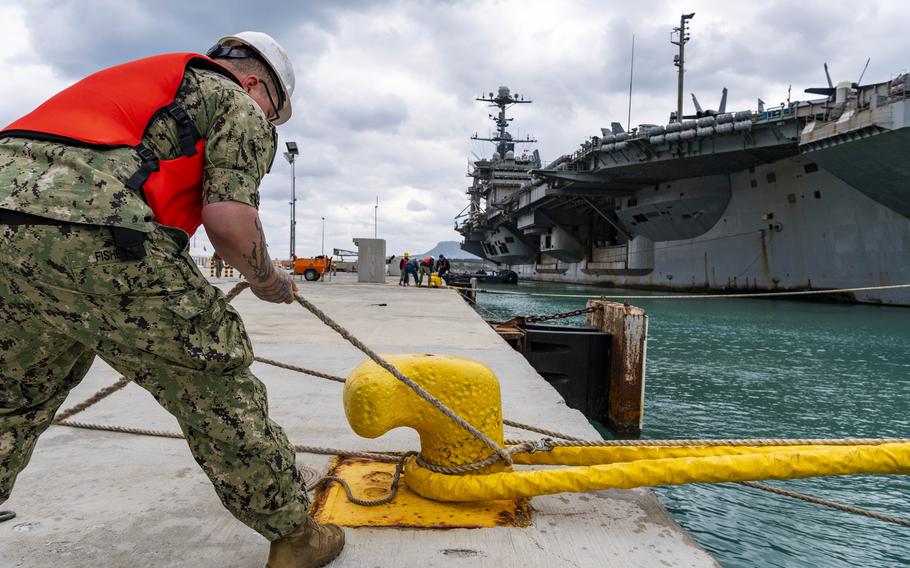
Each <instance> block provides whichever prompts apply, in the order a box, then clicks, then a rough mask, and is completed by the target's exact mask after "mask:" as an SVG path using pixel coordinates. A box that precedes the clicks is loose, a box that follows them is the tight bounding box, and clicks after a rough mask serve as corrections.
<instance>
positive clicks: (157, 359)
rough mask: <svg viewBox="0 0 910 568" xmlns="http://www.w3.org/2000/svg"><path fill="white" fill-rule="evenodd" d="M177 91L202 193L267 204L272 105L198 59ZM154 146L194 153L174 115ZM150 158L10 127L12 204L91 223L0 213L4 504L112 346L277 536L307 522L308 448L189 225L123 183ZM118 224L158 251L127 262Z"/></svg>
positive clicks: (230, 492) (151, 141)
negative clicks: (285, 415)
mask: <svg viewBox="0 0 910 568" xmlns="http://www.w3.org/2000/svg"><path fill="white" fill-rule="evenodd" d="M176 102H177V103H179V104H182V105H183V106H184V108H185V109H186V110H187V112H188V113H189V114H190V116H191V117H192V118H193V120H194V121H195V123H196V125H197V128H198V129H199V132H200V133H202V135H203V137H205V138H206V139H207V144H206V165H205V174H204V190H203V191H204V197H203V201H204V203H213V202H217V201H227V200H231V201H239V202H242V203H246V204H249V205H252V206H254V207H256V206H258V204H259V195H258V189H257V188H258V185H259V182H260V180H261V178H262V176H263V175H265V173H266V171H267V169H268V167H269V165H270V164H271V161H272V159H273V158H274V154H275V133H274V128H273V127H272V126H271V125H270V124H269V123H268V122H267V121H266V120H265V117H264V116H263V114H262V112H261V110H260V109H259V107H258V106H256V104H255V102H254V101H253V100H252V99H251V98H250V97H249V96H247V95H246V93H244V92H243V91H242V90H241V89H240V87H238V86H237V85H235V84H234V83H232V82H230V81H228V80H227V79H225V78H223V77H221V76H219V75H217V74H215V73H212V72H209V71H200V70H189V71H187V73H186V75H185V78H184V81H183V83H182V84H181V87H180V90H179V93H178V97H177V99H176ZM143 143H144V144H146V145H147V146H148V147H150V148H152V149H153V150H154V151H155V153H156V154H157V155H158V156H159V157H160V158H161V159H168V158H174V157H178V156H179V155H180V150H179V138H178V132H177V127H176V124H175V123H174V122H172V121H171V119H170V118H167V117H161V118H160V119H157V120H156V122H155V123H154V124H153V125H152V126H151V127H150V128H149V129H148V131H147V133H146V135H145V137H144V138H143ZM138 166H139V159H138V157H137V156H136V154H135V152H134V151H132V150H130V149H125V148H124V149H114V150H106V151H99V150H93V149H87V148H78V147H71V146H64V145H60V144H56V143H51V142H39V141H33V140H23V139H11V138H4V139H0V208H3V209H13V210H18V211H22V212H25V213H31V214H34V215H39V216H42V217H50V218H55V219H58V220H62V221H67V222H72V223H78V224H63V225H59V226H46V225H5V226H4V225H0V321H2V323H0V503H2V502H3V501H5V500H6V499H7V498H8V497H9V495H10V492H11V491H12V487H13V483H14V481H15V479H16V476H17V475H18V473H19V472H20V471H21V470H22V469H23V468H24V467H25V466H26V464H27V463H28V460H29V458H30V456H31V453H32V451H33V449H34V447H35V443H36V442H37V439H38V436H39V435H40V434H41V433H42V432H43V431H44V430H45V429H46V428H47V427H48V426H49V425H50V423H51V421H52V419H53V416H54V413H55V412H56V411H57V409H58V408H59V406H60V405H61V404H62V402H63V400H64V399H65V398H66V396H67V393H68V392H69V391H70V389H72V388H73V387H74V386H75V385H76V384H78V383H79V381H80V380H81V379H82V377H83V376H84V375H85V373H86V372H87V371H88V369H89V367H90V365H91V363H92V361H93V359H94V357H95V355H98V356H100V357H101V358H102V359H104V360H105V361H106V362H107V363H108V364H110V365H111V366H112V367H114V368H115V369H117V370H118V371H119V372H121V373H123V374H124V375H126V376H128V377H130V378H132V379H133V380H134V381H135V382H136V384H138V385H140V386H141V387H143V388H145V389H146V390H148V391H149V392H150V393H151V394H152V396H154V397H155V399H156V400H157V401H158V402H159V403H160V404H161V405H162V406H163V407H164V408H165V409H167V410H168V411H169V412H170V413H171V414H173V415H174V416H175V417H176V418H177V420H178V422H179V423H180V427H181V429H182V430H183V433H184V434H185V435H186V438H187V440H188V442H189V446H190V449H191V450H192V452H193V456H194V457H195V459H196V461H197V462H198V463H199V465H200V466H202V468H203V470H205V472H206V474H207V475H208V476H209V479H211V481H212V483H213V484H214V486H215V490H216V491H217V493H218V496H219V497H220V498H221V501H222V503H224V505H225V507H227V508H228V509H229V510H230V511H231V512H232V513H233V514H234V515H235V516H236V517H237V518H238V519H240V520H241V521H242V522H244V523H246V524H247V525H249V526H250V527H251V528H253V529H254V530H256V531H257V532H259V533H260V534H262V535H263V536H265V537H266V538H268V539H270V540H274V539H276V538H279V537H281V536H284V535H287V534H289V533H291V532H292V531H293V530H294V529H295V528H296V527H297V526H298V525H300V524H301V523H303V521H304V520H305V518H306V509H307V505H308V503H307V498H306V492H305V490H304V488H303V483H302V479H301V476H300V474H299V472H298V470H297V469H296V467H295V465H294V462H295V455H294V451H293V449H292V447H291V446H290V444H289V443H288V440H287V438H286V437H285V434H284V432H283V431H282V430H281V428H280V427H279V426H278V425H277V424H275V423H274V422H272V421H271V420H269V418H268V402H267V398H266V391H265V387H264V386H263V385H262V383H261V382H260V381H259V380H258V379H256V377H255V376H253V374H252V373H251V372H250V370H249V366H250V364H251V362H252V350H251V346H250V343H249V339H248V337H247V335H246V332H245V331H244V328H243V322H242V321H241V320H240V316H239V315H238V314H237V312H236V311H235V310H234V309H233V308H232V307H231V306H229V305H228V304H227V303H226V302H225V300H224V295H223V294H222V293H221V292H220V291H219V290H217V289H216V288H214V287H212V286H211V285H210V284H209V283H208V282H207V281H206V280H205V278H204V276H203V275H202V274H201V272H200V271H199V269H198V268H197V267H196V265H195V264H194V263H193V261H192V260H191V258H190V257H189V254H188V250H187V241H188V239H187V236H186V234H185V233H184V232H183V231H180V230H179V229H173V228H168V227H162V226H158V225H156V224H155V223H153V222H152V213H151V211H150V209H149V208H148V206H147V205H146V204H145V202H144V201H143V199H142V198H141V197H140V196H138V195H136V194H135V193H133V192H132V191H130V190H128V189H126V188H125V187H124V185H123V183H124V182H125V180H126V179H128V178H129V176H130V175H132V173H133V172H134V171H135V170H136V169H137V168H138ZM111 225H115V226H121V227H126V228H130V229H136V230H140V231H143V232H146V233H147V240H146V242H145V248H146V252H147V255H146V257H145V258H143V259H141V260H138V261H137V260H122V259H120V258H119V254H118V251H117V249H116V248H115V245H114V242H113V238H112V235H111V231H110V229H109V227H105V226H111Z"/></svg>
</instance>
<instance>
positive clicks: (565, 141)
mask: <svg viewBox="0 0 910 568" xmlns="http://www.w3.org/2000/svg"><path fill="white" fill-rule="evenodd" d="M683 10H685V11H687V12H695V13H696V16H695V18H694V19H693V20H692V22H691V33H692V40H691V41H690V42H689V44H688V45H687V46H686V59H687V73H686V92H687V93H689V92H692V91H694V92H695V93H696V94H697V95H698V96H699V100H700V101H701V103H702V106H704V107H705V108H716V106H717V102H718V99H719V97H720V91H721V88H722V87H727V88H728V89H729V90H730V94H729V101H728V106H727V108H728V110H742V109H754V108H755V107H756V99H757V98H759V97H760V98H762V99H763V100H765V101H766V102H767V103H768V104H769V105H774V104H779V103H780V102H781V101H784V100H786V98H787V89H788V87H789V86H790V85H792V89H793V91H792V93H793V94H792V97H793V99H798V98H806V97H807V96H806V95H804V94H803V89H805V88H806V87H811V86H824V85H825V82H824V81H825V79H824V73H823V70H822V64H823V63H824V62H828V65H829V67H830V69H831V74H832V78H833V79H834V81H835V82H837V81H840V80H851V81H856V80H857V79H858V78H859V75H860V73H861V71H862V68H863V65H864V64H865V62H866V59H867V58H869V57H871V63H870V64H869V68H868V71H866V74H865V77H864V79H863V82H864V83H865V82H873V81H883V80H887V79H888V78H889V77H891V76H893V75H894V74H896V73H898V72H900V71H903V70H906V69H907V68H908V67H910V54H908V51H910V50H908V47H910V45H908V44H910V41H908V35H907V32H906V23H907V21H908V16H910V8H908V7H907V4H906V3H902V2H898V1H894V2H874V1H869V0H867V1H864V2H841V1H837V2H834V1H831V0H828V1H825V2H822V1H814V0H802V1H800V2H792V1H790V0H785V1H776V0H764V1H762V2H748V3H747V2H730V1H723V2H711V1H694V0H692V1H689V2H685V3H681V2H670V1H666V2H660V1H649V0H639V1H638V2H619V1H616V2H613V1H608V0H595V1H585V0H578V1H552V0H551V1H536V0H524V1H508V0H505V1H488V2H459V1H445V2H441V1H440V2H430V1H426V2H421V1H402V2H394V1H392V2H379V1H376V2H369V1H334V2H307V1H301V0H297V1H284V2H268V1H266V0H258V1H256V2H252V1H250V2H237V1H233V0H221V1H219V2H209V1H207V0H198V1H194V2H187V1H186V0H181V1H179V2H177V1H170V0H157V1H154V2H149V1H136V0H79V1H77V0H33V1H28V2H16V1H10V0H2V1H0V31H2V36H3V37H4V40H5V41H4V47H5V49H3V50H2V52H0V73H2V76H3V77H4V78H5V80H4V85H3V87H2V90H3V96H2V97H0V121H2V122H3V123H4V124H6V123H9V122H10V121H12V120H13V119H15V118H17V117H18V116H19V115H21V114H24V113H25V112H27V111H29V110H31V109H32V108H33V107H34V106H36V105H37V104H38V103H40V102H41V101H42V100H44V99H45V98H46V97H48V96H50V95H51V94H53V93H54V92H56V91H58V90H59V89H61V88H63V87H65V86H66V85H68V84H70V83H72V82H74V81H75V80H77V79H79V78H81V77H82V76H84V75H86V74H88V73H91V72H93V71H95V70H97V69H100V68H103V67H106V66H109V65H114V64H117V63H121V62H124V61H128V60H131V59H135V58H139V57H144V56H148V55H152V54H156V53H163V52H168V51H203V52H204V51H205V50H206V49H207V48H208V47H209V46H210V45H211V44H212V43H214V41H215V40H216V39H217V38H218V37H219V36H221V35H225V34H230V33H235V32H238V31H242V30H247V29H252V30H260V31H265V32H267V33H269V34H271V35H272V36H274V37H275V38H276V39H278V40H279V41H280V42H281V43H283V44H284V46H285V47H286V48H287V49H288V51H289V52H290V54H291V57H292V59H293V60H294V64H295V68H296V73H297V90H296V92H295V93H294V109H295V111H294V116H293V118H292V119H291V120H290V121H289V122H288V123H287V124H285V125H284V126H282V127H280V128H279V134H280V136H281V140H280V145H281V148H284V142H285V141H286V140H295V141H297V142H298V144H299V145H300V148H301V156H300V158H299V159H298V163H297V194H298V205H297V252H298V254H300V255H305V254H318V253H319V251H320V246H321V241H320V239H321V237H320V235H321V232H320V231H321V227H322V221H321V218H322V217H324V218H325V247H326V250H330V249H331V248H333V247H337V248H345V249H352V248H354V245H353V243H352V241H351V239H352V238H353V237H356V236H372V234H373V213H374V204H375V200H376V198H377V196H378V198H379V210H378V213H379V223H378V232H379V236H380V237H381V238H385V239H387V241H388V245H387V246H388V251H389V253H390V254H391V253H400V252H402V251H404V250H410V251H411V252H420V251H424V250H428V249H429V248H430V247H432V246H433V245H435V244H436V242H438V241H441V240H457V239H458V235H457V233H455V232H454V231H453V229H452V227H453V217H455V215H457V214H458V213H459V212H460V211H461V210H462V209H463V208H464V207H465V205H466V204H467V201H466V196H465V189H466V187H467V186H468V185H469V180H468V178H466V177H465V174H466V172H467V166H468V159H469V158H471V156H472V152H473V153H474V154H476V155H478V156H489V155H490V154H491V153H492V146H490V145H489V144H486V143H479V142H472V141H471V140H470V139H469V137H470V135H471V134H472V133H474V132H477V133H479V134H480V135H482V136H485V135H487V134H488V133H489V132H490V130H491V128H492V123H491V122H490V121H489V120H488V119H487V118H486V117H487V112H488V110H487V109H486V108H485V107H484V106H483V104H482V103H478V102H475V101H474V98H475V97H476V96H478V95H479V94H480V93H482V92H490V91H495V90H496V88H497V87H498V86H500V85H508V86H509V87H511V88H512V90H513V92H518V93H521V94H522V95H524V96H525V97H526V98H530V99H533V101H534V104H531V105H523V106H520V107H519V108H516V109H514V111H515V112H514V114H513V115H514V116H515V117H516V120H515V122H514V123H513V129H512V133H513V135H516V136H521V137H524V136H525V135H527V134H530V135H532V136H533V137H536V138H537V139H538V140H539V142H538V144H537V145H536V147H537V148H538V149H539V150H540V152H541V155H542V156H543V158H544V160H552V159H555V158H557V157H558V156H559V155H561V154H564V153H568V152H571V151H573V150H574V149H575V148H577V146H578V144H579V143H580V142H582V141H583V140H584V139H585V138H586V137H588V136H591V135H593V134H597V133H598V132H599V128H600V127H601V126H608V125H609V123H610V122H611V121H620V122H623V123H625V122H626V114H627V105H628V90H629V57H630V50H631V42H632V35H633V34H634V35H635V76H634V83H633V85H634V88H633V98H632V124H633V126H634V125H635V124H638V123H658V124H663V123H666V121H667V116H668V114H669V111H670V110H671V109H673V108H675V105H676V76H675V68H674V67H673V64H672V59H673V55H674V53H675V49H676V48H675V46H672V45H670V44H669V43H668V41H669V34H670V30H671V29H672V27H673V26H674V25H678V22H679V15H680V12H681V11H683ZM686 96H687V99H686V105H687V112H691V110H692V106H691V100H690V99H689V98H688V94H687V95H686ZM261 191H262V209H261V213H262V217H263V219H264V221H265V224H266V230H267V235H268V238H269V241H270V245H271V250H272V254H273V256H275V257H286V256H287V254H288V243H289V230H288V229H289V217H290V208H289V204H288V202H289V199H290V192H291V168H290V166H289V165H288V164H287V162H285V161H284V160H283V159H281V158H280V157H279V158H278V159H276V161H275V164H274V166H273V168H272V172H271V174H270V175H268V176H267V177H266V179H265V180H264V182H263V184H262V188H261ZM205 243H206V241H205V238H204V233H202V231H200V233H199V234H198V239H197V245H198V247H199V248H202V246H203V245H204V244H205ZM209 250H211V248H210V247H209Z"/></svg>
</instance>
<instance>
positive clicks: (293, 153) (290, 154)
mask: <svg viewBox="0 0 910 568" xmlns="http://www.w3.org/2000/svg"><path fill="white" fill-rule="evenodd" d="M287 147H288V151H287V152H285V153H284V159H285V160H287V161H288V163H289V164H291V259H292V260H293V259H294V256H295V254H294V253H295V252H296V246H295V244H296V241H297V231H296V228H297V171H296V169H295V168H294V162H295V161H296V158H297V156H298V155H299V154H300V150H298V148H297V143H296V142H288V143H287Z"/></svg>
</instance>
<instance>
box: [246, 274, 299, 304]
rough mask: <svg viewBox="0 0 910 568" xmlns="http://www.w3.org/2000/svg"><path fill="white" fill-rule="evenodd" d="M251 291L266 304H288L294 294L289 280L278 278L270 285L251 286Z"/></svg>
mask: <svg viewBox="0 0 910 568" xmlns="http://www.w3.org/2000/svg"><path fill="white" fill-rule="evenodd" d="M250 289H251V290H252V291H253V293H254V294H256V297H257V298H259V299H260V300H265V301H266V302H288V301H290V300H289V299H290V298H291V297H292V294H293V290H292V289H291V280H290V279H289V278H276V279H275V281H274V282H272V283H270V284H267V285H265V286H251V287H250Z"/></svg>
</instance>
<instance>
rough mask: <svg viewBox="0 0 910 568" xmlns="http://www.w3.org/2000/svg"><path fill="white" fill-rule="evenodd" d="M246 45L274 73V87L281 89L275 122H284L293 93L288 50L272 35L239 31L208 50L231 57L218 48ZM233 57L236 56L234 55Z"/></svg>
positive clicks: (217, 54)
mask: <svg viewBox="0 0 910 568" xmlns="http://www.w3.org/2000/svg"><path fill="white" fill-rule="evenodd" d="M242 46H245V47H248V48H250V49H252V50H253V51H254V52H255V53H256V55H258V56H259V57H260V58H261V59H262V60H263V61H264V62H265V63H266V65H267V66H268V67H269V68H270V70H271V71H272V74H273V75H274V77H273V81H275V80H276V79H277V83H278V84H277V85H276V87H277V88H278V89H280V90H281V92H280V93H278V97H279V101H280V102H279V108H278V109H277V114H278V118H277V119H275V121H274V123H275V124H284V123H285V122H287V121H288V119H289V118H291V96H292V95H293V94H294V66H293V65H291V58H290V57H288V52H287V51H285V50H284V48H283V47H281V44H279V43H278V42H277V41H275V39H274V38H272V36H270V35H269V34H266V33H263V32H240V33H239V34H235V35H230V36H224V37H223V38H221V39H219V40H218V43H217V44H215V46H214V47H212V49H210V50H209V51H208V55H209V57H212V58H213V59H217V58H219V57H232V55H231V54H230V51H229V50H228V51H227V52H225V51H219V48H231V47H242ZM233 57H238V56H236V55H234V56H233Z"/></svg>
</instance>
